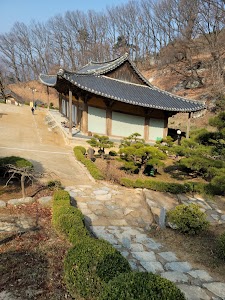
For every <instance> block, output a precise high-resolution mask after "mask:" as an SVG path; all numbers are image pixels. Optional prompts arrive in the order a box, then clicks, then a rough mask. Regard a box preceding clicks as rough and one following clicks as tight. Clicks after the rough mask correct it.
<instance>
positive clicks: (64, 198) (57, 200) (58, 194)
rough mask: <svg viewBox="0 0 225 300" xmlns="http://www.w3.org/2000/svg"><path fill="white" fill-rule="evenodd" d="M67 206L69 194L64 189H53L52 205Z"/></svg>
mask: <svg viewBox="0 0 225 300" xmlns="http://www.w3.org/2000/svg"><path fill="white" fill-rule="evenodd" d="M54 205H55V206H65V205H67V206H69V205H70V194H69V193H68V192H67V191H64V190H58V191H55V193H54V195H53V206H54Z"/></svg>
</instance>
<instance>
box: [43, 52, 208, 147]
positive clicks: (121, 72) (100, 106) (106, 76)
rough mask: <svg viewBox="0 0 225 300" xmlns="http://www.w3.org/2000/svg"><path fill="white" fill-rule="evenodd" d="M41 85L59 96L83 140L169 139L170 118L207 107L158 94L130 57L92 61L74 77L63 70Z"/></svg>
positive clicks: (45, 77)
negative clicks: (86, 137) (95, 136)
mask: <svg viewBox="0 0 225 300" xmlns="http://www.w3.org/2000/svg"><path fill="white" fill-rule="evenodd" d="M39 78H40V81H41V82H42V83H43V84H45V85H46V86H48V87H52V88H55V89H56V90H57V91H58V93H59V111H60V112H61V114H63V115H64V116H66V117H67V118H68V119H69V128H70V132H71V133H72V126H73V125H75V126H77V127H78V128H79V129H80V130H81V132H82V133H83V134H84V135H89V136H91V135H93V134H99V135H107V136H109V137H111V138H123V137H127V136H129V135H131V134H132V133H136V132H137V133H139V134H140V135H141V137H142V138H144V139H145V141H146V142H154V141H157V140H160V139H162V138H165V137H166V136H167V133H168V118H169V117H171V116H172V115H174V114H176V113H178V112H185V113H189V119H188V122H187V136H189V128H190V119H191V116H192V113H193V112H196V111H200V110H203V109H205V106H204V103H202V102H199V101H194V100H188V99H185V98H182V97H179V96H175V95H172V94H171V93H169V92H165V91H163V90H160V89H158V88H156V87H155V86H153V85H152V84H150V82H149V81H148V80H147V79H146V78H145V77H144V76H143V75H142V74H141V73H140V71H139V70H138V69H137V68H136V66H135V65H134V63H133V62H132V61H131V60H130V58H129V55H128V54H125V55H123V56H121V57H119V58H116V59H114V60H112V61H107V62H101V63H100V62H90V63H88V64H87V65H85V66H84V67H82V68H81V69H80V70H78V71H76V72H69V71H67V70H64V69H59V71H58V73H57V74H56V75H44V74H41V75H40V77H39Z"/></svg>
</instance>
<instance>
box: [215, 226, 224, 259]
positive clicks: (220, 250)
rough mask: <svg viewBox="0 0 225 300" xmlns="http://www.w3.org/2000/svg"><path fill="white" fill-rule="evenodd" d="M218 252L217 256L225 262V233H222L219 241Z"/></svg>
mask: <svg viewBox="0 0 225 300" xmlns="http://www.w3.org/2000/svg"><path fill="white" fill-rule="evenodd" d="M216 251H217V256H218V257H219V258H221V259H223V260H225V232H224V233H222V234H221V235H220V236H219V238H218V239H217V245H216Z"/></svg>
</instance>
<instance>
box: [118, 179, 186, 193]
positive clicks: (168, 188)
mask: <svg viewBox="0 0 225 300" xmlns="http://www.w3.org/2000/svg"><path fill="white" fill-rule="evenodd" d="M120 184H121V185H124V186H126V187H133V188H146V189H150V190H154V191H159V192H168V193H172V194H180V193H187V192H190V191H191V185H190V184H188V183H185V184H179V183H170V182H162V181H155V180H150V179H147V180H141V179H137V180H131V179H128V178H121V180H120Z"/></svg>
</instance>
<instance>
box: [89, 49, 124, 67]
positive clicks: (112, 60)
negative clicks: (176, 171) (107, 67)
mask: <svg viewBox="0 0 225 300" xmlns="http://www.w3.org/2000/svg"><path fill="white" fill-rule="evenodd" d="M127 57H129V53H128V52H125V53H124V54H123V55H121V56H119V57H117V58H114V59H111V60H106V61H102V62H99V61H93V60H91V61H90V63H92V64H96V65H97V64H102V65H103V64H106V63H112V62H114V61H117V60H120V59H121V60H123V59H125V58H127ZM85 66H86V65H85ZM85 66H84V67H85Z"/></svg>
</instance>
